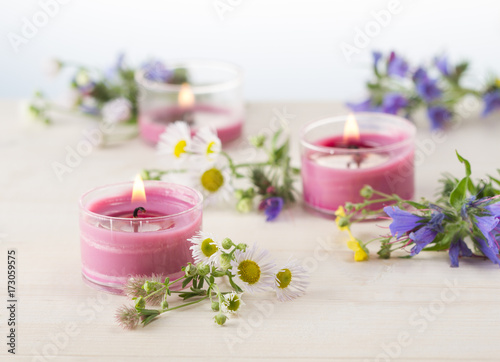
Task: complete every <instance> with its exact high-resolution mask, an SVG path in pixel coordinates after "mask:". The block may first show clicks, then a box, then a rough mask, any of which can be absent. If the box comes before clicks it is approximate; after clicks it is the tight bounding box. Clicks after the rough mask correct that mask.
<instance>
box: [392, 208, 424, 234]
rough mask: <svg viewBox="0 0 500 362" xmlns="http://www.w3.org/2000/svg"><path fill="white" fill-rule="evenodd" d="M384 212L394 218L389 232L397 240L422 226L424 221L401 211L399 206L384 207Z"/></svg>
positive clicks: (419, 217)
mask: <svg viewBox="0 0 500 362" xmlns="http://www.w3.org/2000/svg"><path fill="white" fill-rule="evenodd" d="M384 212H385V213H386V214H387V215H389V217H391V218H392V223H391V225H389V230H390V231H391V234H392V236H394V237H396V238H399V237H401V236H402V235H404V234H406V233H408V232H410V231H412V230H415V229H416V228H417V227H419V226H422V221H423V220H424V218H423V217H421V216H418V215H414V214H412V213H411V212H408V211H405V210H401V209H400V208H399V207H397V206H386V207H384Z"/></svg>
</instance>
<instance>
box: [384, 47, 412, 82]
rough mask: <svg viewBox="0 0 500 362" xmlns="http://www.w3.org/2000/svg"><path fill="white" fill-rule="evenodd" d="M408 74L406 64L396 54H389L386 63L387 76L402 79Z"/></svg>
mask: <svg viewBox="0 0 500 362" xmlns="http://www.w3.org/2000/svg"><path fill="white" fill-rule="evenodd" d="M406 73H408V63H407V62H406V61H405V60H404V59H403V58H401V57H399V56H397V55H396V53H394V52H391V55H390V56H389V62H388V63H387V74H388V75H389V76H393V75H395V76H398V77H401V78H404V77H405V76H406Z"/></svg>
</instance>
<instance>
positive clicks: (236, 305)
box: [220, 291, 245, 314]
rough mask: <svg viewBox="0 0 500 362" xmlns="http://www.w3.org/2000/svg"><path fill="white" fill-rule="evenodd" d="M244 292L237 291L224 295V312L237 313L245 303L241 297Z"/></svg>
mask: <svg viewBox="0 0 500 362" xmlns="http://www.w3.org/2000/svg"><path fill="white" fill-rule="evenodd" d="M242 295H243V293H242V294H238V293H236V292H234V291H233V292H231V293H229V294H226V295H224V300H223V301H222V304H221V306H220V308H221V311H222V313H224V314H236V313H237V312H238V310H239V309H240V307H241V306H242V305H245V303H244V302H243V300H242V299H241V296H242Z"/></svg>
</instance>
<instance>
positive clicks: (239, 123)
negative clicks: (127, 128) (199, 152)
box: [139, 104, 243, 145]
mask: <svg viewBox="0 0 500 362" xmlns="http://www.w3.org/2000/svg"><path fill="white" fill-rule="evenodd" d="M188 112H190V113H191V114H190V115H189V118H192V119H193V120H194V125H193V127H192V129H193V132H194V133H196V129H197V128H199V127H203V126H211V127H213V128H215V130H216V131H217V135H218V137H219V138H220V140H221V142H222V143H227V142H230V141H233V140H235V139H237V138H239V137H240V136H241V132H242V129H243V119H242V118H240V117H237V116H236V115H234V114H233V112H231V111H229V110H227V109H223V108H217V107H214V106H210V105H204V104H198V105H195V106H193V107H191V108H189V110H188ZM185 115H186V109H184V108H182V107H179V106H171V107H167V108H160V109H155V110H152V111H141V112H140V114H139V131H140V134H141V137H142V138H143V139H144V140H145V141H147V142H148V143H151V144H153V145H156V144H157V143H158V141H159V139H160V135H161V134H162V133H163V132H165V128H166V127H167V125H168V124H169V123H171V122H175V121H179V120H183V119H184V117H185Z"/></svg>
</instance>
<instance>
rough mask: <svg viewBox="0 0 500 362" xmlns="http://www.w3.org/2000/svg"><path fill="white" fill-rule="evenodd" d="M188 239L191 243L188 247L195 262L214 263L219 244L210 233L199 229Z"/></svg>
mask: <svg viewBox="0 0 500 362" xmlns="http://www.w3.org/2000/svg"><path fill="white" fill-rule="evenodd" d="M188 241H190V242H191V244H193V245H191V247H190V248H189V249H191V253H192V254H193V259H194V261H195V263H196V264H198V263H205V264H208V265H215V264H216V263H217V262H218V261H219V254H220V249H221V246H220V244H219V243H218V242H217V241H216V240H215V238H214V237H213V235H212V234H210V233H206V232H204V231H200V232H199V233H197V234H196V235H195V236H193V237H192V238H191V239H188Z"/></svg>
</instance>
